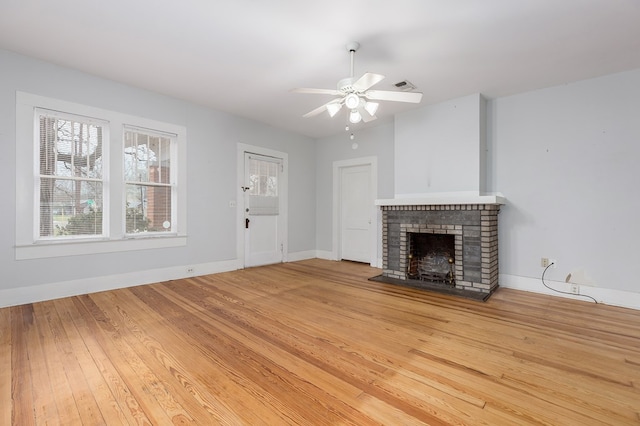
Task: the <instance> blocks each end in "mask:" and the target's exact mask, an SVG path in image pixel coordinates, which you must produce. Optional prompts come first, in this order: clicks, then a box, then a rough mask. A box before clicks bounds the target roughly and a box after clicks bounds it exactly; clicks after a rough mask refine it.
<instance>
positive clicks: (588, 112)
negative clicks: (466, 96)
mask: <svg viewBox="0 0 640 426" xmlns="http://www.w3.org/2000/svg"><path fill="white" fill-rule="evenodd" d="M488 123H489V128H488V134H489V137H488V148H489V156H488V164H489V168H488V170H489V173H488V185H489V187H490V190H493V191H500V192H502V193H503V194H504V195H505V196H506V198H507V200H508V204H507V205H506V206H504V207H503V208H502V209H501V212H500V216H499V220H500V237H499V238H500V240H499V241H500V272H501V281H503V282H504V283H505V284H507V285H513V286H514V287H517V286H518V285H519V284H518V283H521V284H522V286H524V287H525V288H527V289H531V288H541V287H542V285H541V283H540V280H539V278H540V274H541V272H542V268H541V267H540V258H541V257H549V258H553V259H556V260H557V262H558V266H557V268H556V269H550V270H549V271H548V275H547V278H548V279H549V280H551V281H555V282H557V283H558V285H562V284H564V281H565V279H566V277H567V275H568V274H569V273H571V274H572V281H573V282H576V283H578V284H581V285H582V286H581V291H582V292H583V293H587V294H589V293H591V294H598V295H600V294H602V295H604V294H605V293H606V291H605V289H606V290H607V291H609V293H610V295H609V296H611V295H613V294H618V293H617V292H618V291H622V292H631V293H626V295H625V294H622V293H620V298H622V299H624V298H627V299H629V298H631V299H634V300H626V301H625V300H621V302H623V303H617V304H622V305H626V306H635V307H640V297H638V296H640V294H638V293H640V281H639V280H638V277H639V276H640V261H639V259H638V255H639V254H640V249H639V246H638V242H639V241H640V221H639V220H638V217H640V196H639V194H640V190H639V188H638V185H639V184H640V168H639V166H638V162H639V160H640V70H636V71H632V72H627V73H621V74H615V75H610V76H605V77H601V78H596V79H592V80H586V81H581V82H576V83H571V84H567V85H564V86H558V87H552V88H548V89H544V90H538V91H534V92H529V93H524V94H519V95H515V96H510V97H505V98H499V99H496V100H493V101H490V102H489V104H488ZM585 285H587V286H597V287H598V288H590V287H584V286H585ZM609 296H607V297H609ZM612 297H613V296H612Z"/></svg>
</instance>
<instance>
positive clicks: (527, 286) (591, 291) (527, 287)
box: [499, 274, 640, 309]
mask: <svg viewBox="0 0 640 426" xmlns="http://www.w3.org/2000/svg"><path fill="white" fill-rule="evenodd" d="M544 281H545V283H546V284H547V285H548V286H549V287H551V288H554V289H556V290H560V291H564V292H570V284H567V283H565V282H563V281H549V280H547V279H545V280H544ZM499 284H500V287H505V288H512V289H515V290H523V291H530V292H533V293H541V294H548V295H550V296H558V297H566V298H569V299H575V300H585V301H591V299H589V298H588V297H583V296H580V295H573V294H563V293H557V292H555V291H552V290H549V289H548V288H546V287H545V286H543V285H542V281H541V280H540V278H530V277H521V276H517V275H507V274H500V277H499ZM580 294H582V295H588V296H591V297H593V298H594V299H596V300H597V301H598V303H604V304H605V305H613V306H620V307H623V308H631V309H640V293H635V292H631V291H622V290H614V289H607V288H601V287H590V286H585V285H581V286H580Z"/></svg>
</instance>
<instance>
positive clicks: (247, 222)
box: [244, 218, 251, 229]
mask: <svg viewBox="0 0 640 426" xmlns="http://www.w3.org/2000/svg"><path fill="white" fill-rule="evenodd" d="M249 222H251V221H250V220H249V218H246V219H245V220H244V227H245V228H246V229H249Z"/></svg>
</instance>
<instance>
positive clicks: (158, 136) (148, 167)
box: [124, 126, 176, 234]
mask: <svg viewBox="0 0 640 426" xmlns="http://www.w3.org/2000/svg"><path fill="white" fill-rule="evenodd" d="M175 137H176V135H171V134H166V133H159V132H155V131H151V130H146V129H138V128H134V127H128V126H127V127H125V131H124V179H125V187H126V189H125V191H126V206H125V209H126V211H125V215H126V221H125V222H126V230H125V232H126V233H127V234H138V233H166V232H172V230H173V229H175V228H174V226H173V223H174V221H173V216H174V213H173V206H174V202H173V198H174V189H173V184H172V181H173V180H174V179H172V177H171V176H172V174H171V173H172V164H173V161H172V157H173V154H172V152H173V151H174V150H173V144H174V140H175Z"/></svg>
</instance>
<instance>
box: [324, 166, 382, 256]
mask: <svg viewBox="0 0 640 426" xmlns="http://www.w3.org/2000/svg"><path fill="white" fill-rule="evenodd" d="M354 166H370V167H371V196H372V199H374V200H375V199H376V198H378V157H373V156H372V157H361V158H353V159H350V160H341V161H334V162H333V224H332V228H333V230H332V231H333V233H332V240H333V245H332V254H331V256H332V259H333V260H341V259H342V253H340V247H341V244H340V243H341V241H342V240H341V238H342V235H341V232H340V212H341V209H342V206H341V203H340V194H341V191H342V188H341V186H342V182H341V179H340V176H341V173H342V169H344V168H347V167H354ZM378 210H379V209H378V208H377V207H376V206H375V205H373V204H372V205H371V228H370V229H369V234H370V235H369V257H370V261H369V263H370V265H371V266H373V267H378V240H379V239H380V229H381V219H380V218H381V215H379V214H378Z"/></svg>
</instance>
